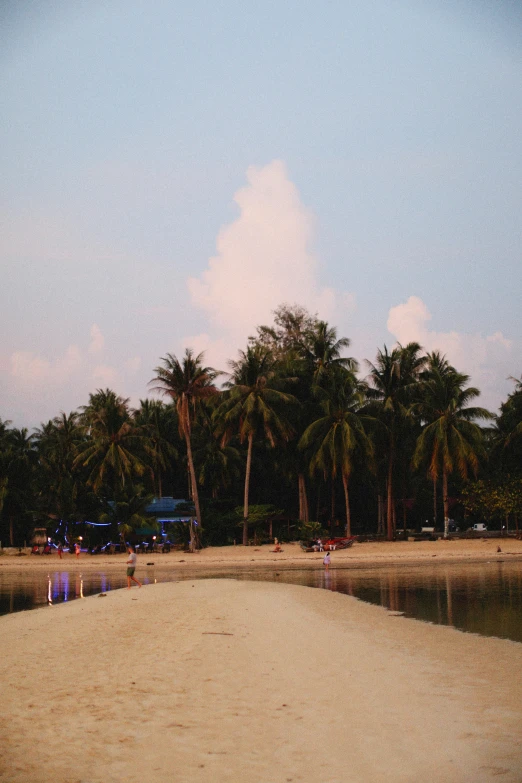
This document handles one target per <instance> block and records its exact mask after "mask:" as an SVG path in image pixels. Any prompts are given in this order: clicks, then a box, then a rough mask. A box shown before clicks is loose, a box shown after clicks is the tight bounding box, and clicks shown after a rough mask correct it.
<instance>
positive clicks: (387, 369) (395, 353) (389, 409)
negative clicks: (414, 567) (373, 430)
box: [367, 343, 426, 541]
mask: <svg viewBox="0 0 522 783" xmlns="http://www.w3.org/2000/svg"><path fill="white" fill-rule="evenodd" d="M420 351H421V347H420V345H419V344H418V343H408V345H405V346H404V347H403V346H402V345H397V346H396V347H395V348H393V349H392V350H391V351H389V350H388V348H387V347H386V346H384V350H383V351H380V350H379V351H378V353H377V359H376V362H375V364H372V363H371V362H367V364H368V365H369V369H370V374H369V376H368V381H369V387H368V391H367V396H368V400H369V402H370V405H369V407H368V412H369V413H371V414H372V415H374V416H375V417H376V418H377V419H378V421H379V422H380V425H381V428H382V429H384V432H385V433H386V436H385V437H386V450H387V478H386V491H387V504H386V527H387V537H388V539H389V540H390V541H391V540H392V539H393V536H394V524H393V508H394V488H393V472H394V464H395V460H396V455H397V436H398V432H399V427H400V424H401V421H403V420H404V418H405V417H407V416H408V415H409V412H410V410H411V405H412V402H413V401H414V392H415V389H416V384H417V383H418V379H419V374H420V372H421V371H422V369H423V367H424V365H425V363H426V357H424V356H420V355H419V354H420Z"/></svg>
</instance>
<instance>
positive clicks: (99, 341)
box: [88, 324, 105, 353]
mask: <svg viewBox="0 0 522 783" xmlns="http://www.w3.org/2000/svg"><path fill="white" fill-rule="evenodd" d="M104 348H105V337H104V336H103V334H102V333H101V330H100V327H99V326H98V324H93V325H92V326H91V342H90V343H89V349H88V350H89V353H101V352H102V351H103V349H104Z"/></svg>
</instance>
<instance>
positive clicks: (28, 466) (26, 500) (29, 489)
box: [0, 422, 36, 546]
mask: <svg viewBox="0 0 522 783" xmlns="http://www.w3.org/2000/svg"><path fill="white" fill-rule="evenodd" d="M7 424H8V422H4V423H3V425H4V426H3V434H2V441H3V447H4V448H3V454H2V463H3V469H2V474H3V475H2V478H1V481H0V505H1V507H2V509H3V511H4V512H5V514H6V516H7V519H8V523H9V542H10V545H11V546H14V545H15V518H17V519H19V518H21V517H24V516H25V517H26V518H27V521H29V518H28V514H29V509H31V508H32V507H33V500H34V498H33V477H34V474H33V466H34V464H35V458H36V452H35V449H34V437H33V435H29V432H28V430H27V428H26V427H22V428H21V429H16V428H15V429H10V430H8V429H7V426H6V425H7Z"/></svg>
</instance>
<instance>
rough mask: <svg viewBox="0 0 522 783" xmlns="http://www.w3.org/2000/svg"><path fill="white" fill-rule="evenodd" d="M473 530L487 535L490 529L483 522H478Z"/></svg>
mask: <svg viewBox="0 0 522 783" xmlns="http://www.w3.org/2000/svg"><path fill="white" fill-rule="evenodd" d="M472 529H473V531H474V532H475V533H485V531H486V530H487V529H488V528H487V525H485V524H484V523H483V522H477V523H476V524H475V525H473V528H472Z"/></svg>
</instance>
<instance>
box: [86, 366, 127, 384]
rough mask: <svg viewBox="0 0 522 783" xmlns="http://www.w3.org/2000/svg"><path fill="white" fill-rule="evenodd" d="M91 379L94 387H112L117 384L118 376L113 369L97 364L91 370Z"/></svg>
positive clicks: (116, 371)
mask: <svg viewBox="0 0 522 783" xmlns="http://www.w3.org/2000/svg"><path fill="white" fill-rule="evenodd" d="M91 378H92V380H93V382H94V383H95V385H96V387H111V386H113V387H114V386H117V385H118V384H119V381H120V374H119V372H118V370H117V369H116V368H115V367H111V366H109V365H107V364H99V365H98V366H97V367H95V368H94V369H93V371H92V373H91Z"/></svg>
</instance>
